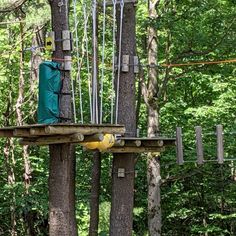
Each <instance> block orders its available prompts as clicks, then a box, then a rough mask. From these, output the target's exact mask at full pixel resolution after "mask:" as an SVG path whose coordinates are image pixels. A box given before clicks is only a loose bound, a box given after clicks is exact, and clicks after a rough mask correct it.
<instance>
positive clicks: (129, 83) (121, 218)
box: [110, 3, 136, 236]
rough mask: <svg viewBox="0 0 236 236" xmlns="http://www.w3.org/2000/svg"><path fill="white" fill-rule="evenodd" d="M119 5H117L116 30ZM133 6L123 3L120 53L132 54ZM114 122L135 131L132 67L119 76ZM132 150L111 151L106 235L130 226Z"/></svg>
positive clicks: (117, 234) (131, 132) (122, 232)
mask: <svg viewBox="0 0 236 236" xmlns="http://www.w3.org/2000/svg"><path fill="white" fill-rule="evenodd" d="M119 16H120V9H119V8H117V21H118V31H117V32H119V27H120V21H119ZM135 44H136V42H135V7H134V4H133V3H125V6H124V19H123V35H122V48H121V49H122V50H121V58H122V55H129V58H130V61H133V56H135V53H136V52H135ZM118 103H119V106H118V108H119V109H118V123H120V124H124V125H125V127H126V132H127V133H126V135H127V136H135V135H136V112H135V75H134V71H133V67H132V66H129V72H126V73H122V72H121V76H120V88H119V101H118ZM134 159H135V154H126V153H124V154H114V158H113V168H112V205H111V215H110V236H121V235H125V236H131V235H132V226H133V197H134V166H135V163H134ZM119 168H124V171H125V177H118V169H119Z"/></svg>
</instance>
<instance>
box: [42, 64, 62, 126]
mask: <svg viewBox="0 0 236 236" xmlns="http://www.w3.org/2000/svg"><path fill="white" fill-rule="evenodd" d="M60 90H61V73H60V64H59V63H56V62H51V61H45V62H43V63H41V64H40V66H39V101H38V123H39V124H53V123H58V122H59V116H60V109H59V93H60Z"/></svg>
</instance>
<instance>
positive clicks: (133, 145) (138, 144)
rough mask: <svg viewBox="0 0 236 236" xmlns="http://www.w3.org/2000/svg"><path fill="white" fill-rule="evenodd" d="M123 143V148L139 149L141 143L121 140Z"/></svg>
mask: <svg viewBox="0 0 236 236" xmlns="http://www.w3.org/2000/svg"><path fill="white" fill-rule="evenodd" d="M123 141H124V142H125V146H129V147H140V146H141V144H142V142H141V141H140V140H123Z"/></svg>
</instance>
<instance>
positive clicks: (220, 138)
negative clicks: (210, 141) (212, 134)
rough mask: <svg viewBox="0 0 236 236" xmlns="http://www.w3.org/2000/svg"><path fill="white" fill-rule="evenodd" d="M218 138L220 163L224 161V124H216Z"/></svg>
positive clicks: (218, 159) (218, 158)
mask: <svg viewBox="0 0 236 236" xmlns="http://www.w3.org/2000/svg"><path fill="white" fill-rule="evenodd" d="M216 138H217V161H218V163H219V164H223V163H224V146H223V142H224V141H223V140H224V139H223V126H222V125H217V126H216Z"/></svg>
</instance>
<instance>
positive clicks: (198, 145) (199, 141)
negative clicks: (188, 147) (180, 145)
mask: <svg viewBox="0 0 236 236" xmlns="http://www.w3.org/2000/svg"><path fill="white" fill-rule="evenodd" d="M195 133H196V151H197V163H198V164H199V165H202V164H204V160H203V143H202V127H201V126H196V127H195Z"/></svg>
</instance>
